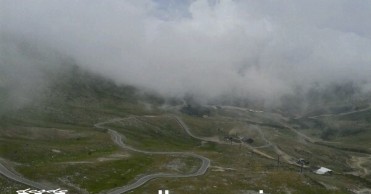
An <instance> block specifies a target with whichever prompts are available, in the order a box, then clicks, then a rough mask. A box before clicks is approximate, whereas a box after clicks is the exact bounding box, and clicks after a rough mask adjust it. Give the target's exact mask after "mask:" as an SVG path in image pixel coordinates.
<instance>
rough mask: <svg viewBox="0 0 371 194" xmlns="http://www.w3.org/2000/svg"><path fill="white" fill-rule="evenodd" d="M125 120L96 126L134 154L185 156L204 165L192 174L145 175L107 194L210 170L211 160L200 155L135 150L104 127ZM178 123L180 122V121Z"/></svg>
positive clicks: (197, 174) (111, 130) (199, 174)
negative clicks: (150, 182) (149, 182)
mask: <svg viewBox="0 0 371 194" xmlns="http://www.w3.org/2000/svg"><path fill="white" fill-rule="evenodd" d="M129 118H134V117H129ZM123 120H125V119H113V120H110V121H106V122H101V123H97V124H95V127H96V128H100V129H105V130H107V131H108V133H109V134H110V135H111V139H112V141H113V142H114V143H115V144H116V145H118V146H120V147H121V148H124V149H128V150H131V151H134V152H139V153H143V154H151V155H154V154H155V155H178V156H183V157H184V156H188V157H194V158H198V159H200V160H201V161H202V164H201V166H200V168H199V169H198V170H197V171H196V172H194V173H192V174H170V173H156V174H149V175H145V176H143V177H141V178H139V179H138V180H137V181H135V182H134V183H132V184H129V185H125V186H122V187H118V188H114V189H112V190H110V191H108V192H106V193H107V194H121V193H125V192H128V191H131V190H133V189H135V188H138V187H140V186H142V185H143V184H145V183H146V182H148V181H150V180H152V179H156V178H187V177H195V176H201V175H203V174H205V173H206V171H207V169H208V168H209V166H210V159H208V158H206V157H204V156H200V155H198V154H195V153H190V152H150V151H145V150H139V149H136V148H133V147H131V146H128V145H126V144H125V143H124V141H123V140H122V138H123V137H124V138H125V136H124V135H122V134H120V133H118V132H117V131H115V130H113V129H110V128H108V127H106V126H104V125H106V124H109V123H115V122H119V121H123ZM177 120H178V119H177ZM178 122H179V120H178ZM183 124H184V123H183ZM182 127H183V128H184V126H182ZM184 129H185V128H184ZM187 130H188V131H187V133H188V134H190V133H189V128H187ZM192 137H194V138H196V137H195V136H192Z"/></svg>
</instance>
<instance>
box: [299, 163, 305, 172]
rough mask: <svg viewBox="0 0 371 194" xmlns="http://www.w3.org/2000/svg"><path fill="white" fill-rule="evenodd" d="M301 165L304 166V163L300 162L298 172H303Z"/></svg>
mask: <svg viewBox="0 0 371 194" xmlns="http://www.w3.org/2000/svg"><path fill="white" fill-rule="evenodd" d="M303 166H304V163H301V164H300V173H303Z"/></svg>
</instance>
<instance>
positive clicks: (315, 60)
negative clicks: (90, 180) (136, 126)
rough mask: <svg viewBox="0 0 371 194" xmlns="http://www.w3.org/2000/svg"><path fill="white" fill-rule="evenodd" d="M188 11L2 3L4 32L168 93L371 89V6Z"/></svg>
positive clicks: (248, 5)
mask: <svg viewBox="0 0 371 194" xmlns="http://www.w3.org/2000/svg"><path fill="white" fill-rule="evenodd" d="M211 2H212V3H211ZM159 3H161V5H159ZM171 3H172V4H171V6H173V7H174V6H175V7H176V4H174V1H171ZM188 3H189V4H188V5H186V4H182V5H181V6H179V7H176V8H175V9H176V10H177V11H169V10H171V9H170V8H169V9H164V8H161V9H160V7H166V6H165V5H164V4H166V1H158V0H157V1H150V0H136V1H135V0H129V1H118V0H110V1H98V0H80V1H56V0H30V1H21V0H1V5H2V15H1V18H2V20H0V21H1V25H2V31H3V32H4V31H6V32H7V33H16V34H18V36H23V37H25V38H29V39H33V40H37V41H40V42H43V43H45V44H48V45H49V46H52V47H55V49H57V50H59V51H61V52H64V53H66V54H68V55H71V56H73V57H74V58H76V60H77V61H78V62H79V64H80V65H81V66H83V67H84V68H88V69H90V70H93V71H96V72H99V73H101V74H102V75H105V76H107V77H111V78H113V79H114V80H116V81H117V82H121V83H127V84H133V85H135V86H138V87H144V88H149V89H152V90H155V91H157V92H159V93H161V94H163V95H171V96H183V95H185V94H194V95H195V96H198V97H199V98H204V99H209V98H214V97H216V96H220V95H225V94H233V95H237V96H240V97H242V96H248V97H255V98H263V99H268V100H269V99H275V98H277V97H279V96H281V95H283V94H286V93H289V92H291V88H293V87H294V86H297V85H299V86H302V87H308V86H310V85H311V84H312V83H314V82H319V83H324V84H327V83H330V82H338V81H344V80H350V81H360V80H365V81H366V82H370V78H369V75H370V73H371V55H370V54H369V53H370V51H371V40H370V38H371V25H370V24H369V22H367V20H368V19H369V18H371V4H370V3H369V1H352V0H347V1H346V0H336V1H335V0H333V1H332V0H331V1H330V0H329V1H312V0H311V1H293V0H286V1H268V0H266V1H264V0H262V1H242V0H241V1H232V0H225V1H224V0H223V1H207V0H199V1H189V2H188ZM169 6H170V4H169Z"/></svg>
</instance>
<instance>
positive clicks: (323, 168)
mask: <svg viewBox="0 0 371 194" xmlns="http://www.w3.org/2000/svg"><path fill="white" fill-rule="evenodd" d="M314 172H315V173H317V174H326V173H328V172H332V170H331V169H328V168H325V167H321V168H319V169H318V170H316V171H314Z"/></svg>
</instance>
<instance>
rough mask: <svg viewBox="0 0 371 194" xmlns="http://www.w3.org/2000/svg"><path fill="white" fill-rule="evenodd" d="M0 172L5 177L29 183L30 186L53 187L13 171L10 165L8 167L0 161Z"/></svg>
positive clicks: (37, 187)
mask: <svg viewBox="0 0 371 194" xmlns="http://www.w3.org/2000/svg"><path fill="white" fill-rule="evenodd" d="M0 174H2V175H4V176H5V177H7V178H9V179H11V180H13V181H16V182H19V183H22V184H25V185H28V186H30V187H33V188H36V189H46V190H48V189H51V188H50V187H49V186H46V185H43V184H41V183H38V182H35V181H31V180H29V179H26V178H24V177H22V176H20V175H18V174H16V173H14V172H12V171H11V170H9V168H8V167H6V166H5V165H4V164H2V163H0ZM25 189H26V188H25Z"/></svg>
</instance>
